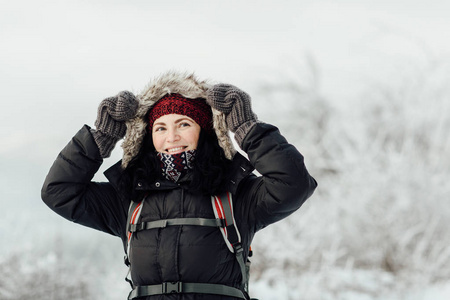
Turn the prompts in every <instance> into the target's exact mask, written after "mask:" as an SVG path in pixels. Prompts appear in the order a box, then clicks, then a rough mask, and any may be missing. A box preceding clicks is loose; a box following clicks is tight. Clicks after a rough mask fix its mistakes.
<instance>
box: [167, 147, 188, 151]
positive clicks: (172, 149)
mask: <svg viewBox="0 0 450 300" xmlns="http://www.w3.org/2000/svg"><path fill="white" fill-rule="evenodd" d="M183 148H184V147H176V148H170V149H168V150H167V152H176V151H180V150H183Z"/></svg>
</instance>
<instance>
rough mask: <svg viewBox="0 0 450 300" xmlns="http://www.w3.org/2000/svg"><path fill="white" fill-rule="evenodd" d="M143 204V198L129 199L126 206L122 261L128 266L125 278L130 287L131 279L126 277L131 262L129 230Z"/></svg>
mask: <svg viewBox="0 0 450 300" xmlns="http://www.w3.org/2000/svg"><path fill="white" fill-rule="evenodd" d="M144 199H145V198H144ZM143 205H144V200H142V201H141V202H134V201H131V203H130V207H129V208H128V218H127V241H126V245H125V257H124V262H125V264H126V265H127V266H128V274H127V276H125V280H126V281H127V282H128V283H130V285H131V288H133V282H132V281H131V279H129V278H128V276H129V275H130V271H131V263H130V260H129V258H128V255H129V254H130V245H131V238H132V237H133V232H131V231H130V227H131V225H134V224H136V223H137V222H138V220H139V217H140V215H141V211H142V206H143Z"/></svg>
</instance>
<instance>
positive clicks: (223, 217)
mask: <svg viewBox="0 0 450 300" xmlns="http://www.w3.org/2000/svg"><path fill="white" fill-rule="evenodd" d="M144 198H145V197H144ZM143 204H144V201H141V202H133V201H132V202H131V203H130V207H129V210H128V220H127V241H126V245H125V251H126V252H125V259H124V260H125V264H126V265H127V266H128V267H129V269H128V274H127V276H126V277H125V280H126V281H127V282H129V283H130V285H131V288H132V291H131V292H130V294H129V295H128V299H129V300H131V299H135V298H138V297H143V296H151V295H160V294H172V293H201V294H216V295H225V296H232V297H236V298H240V299H246V300H257V299H253V298H252V299H250V297H249V295H248V283H249V275H250V264H251V262H250V260H248V259H247V260H246V261H244V251H243V250H244V249H243V248H242V244H241V235H240V233H239V230H238V228H237V225H236V221H235V219H234V214H233V199H232V194H231V193H230V192H225V193H222V194H221V195H215V196H211V205H212V208H213V211H214V215H215V217H216V218H215V219H205V218H176V219H163V220H157V221H152V222H141V223H139V217H140V214H141V211H142V207H143ZM173 225H191V226H208V227H217V228H219V230H220V232H221V233H222V236H223V239H224V241H225V244H226V245H227V247H228V249H229V250H230V251H231V252H232V253H234V254H235V256H236V260H237V262H238V264H239V267H240V269H241V274H242V282H241V286H240V288H239V289H238V288H234V287H230V286H227V285H222V284H209V283H185V282H164V283H162V284H157V285H148V286H134V285H133V282H132V281H131V279H129V278H128V276H129V274H130V270H131V263H130V261H129V258H128V254H129V253H130V244H131V239H132V237H133V233H134V232H138V231H141V230H149V229H154V228H164V227H166V226H173ZM248 256H252V250H251V248H250V249H249V255H248Z"/></svg>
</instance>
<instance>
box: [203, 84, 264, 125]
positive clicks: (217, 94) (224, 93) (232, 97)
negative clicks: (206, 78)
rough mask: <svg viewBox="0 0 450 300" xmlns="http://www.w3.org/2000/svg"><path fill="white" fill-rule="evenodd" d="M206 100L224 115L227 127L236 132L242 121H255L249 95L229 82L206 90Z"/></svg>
mask: <svg viewBox="0 0 450 300" xmlns="http://www.w3.org/2000/svg"><path fill="white" fill-rule="evenodd" d="M206 102H207V103H208V104H209V105H210V106H211V107H213V108H215V109H217V110H218V111H220V112H223V113H224V114H225V116H226V122H227V126H228V129H229V130H230V131H231V132H236V131H237V130H238V129H239V127H241V126H242V125H243V124H244V123H247V124H248V123H256V121H257V117H256V115H255V114H254V113H253V111H252V107H251V100H250V96H249V95H248V94H247V93H246V92H244V91H242V90H240V89H239V88H237V87H235V86H233V85H230V84H223V83H221V84H216V85H214V86H213V87H211V88H210V89H209V90H208V93H207V97H206Z"/></svg>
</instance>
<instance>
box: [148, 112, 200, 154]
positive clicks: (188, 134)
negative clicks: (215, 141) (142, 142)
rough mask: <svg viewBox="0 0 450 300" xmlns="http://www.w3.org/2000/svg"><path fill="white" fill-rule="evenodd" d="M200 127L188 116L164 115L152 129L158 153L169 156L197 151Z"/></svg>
mask: <svg viewBox="0 0 450 300" xmlns="http://www.w3.org/2000/svg"><path fill="white" fill-rule="evenodd" d="M199 136H200V125H198V124H197V123H196V122H195V121H194V120H193V119H191V118H189V117H188V116H184V115H179V114H169V115H164V116H162V117H160V118H158V119H156V121H155V123H153V128H152V139H153V145H154V146H155V149H156V151H158V152H161V153H167V154H176V153H181V152H183V151H187V150H194V149H197V144H198V138H199Z"/></svg>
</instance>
